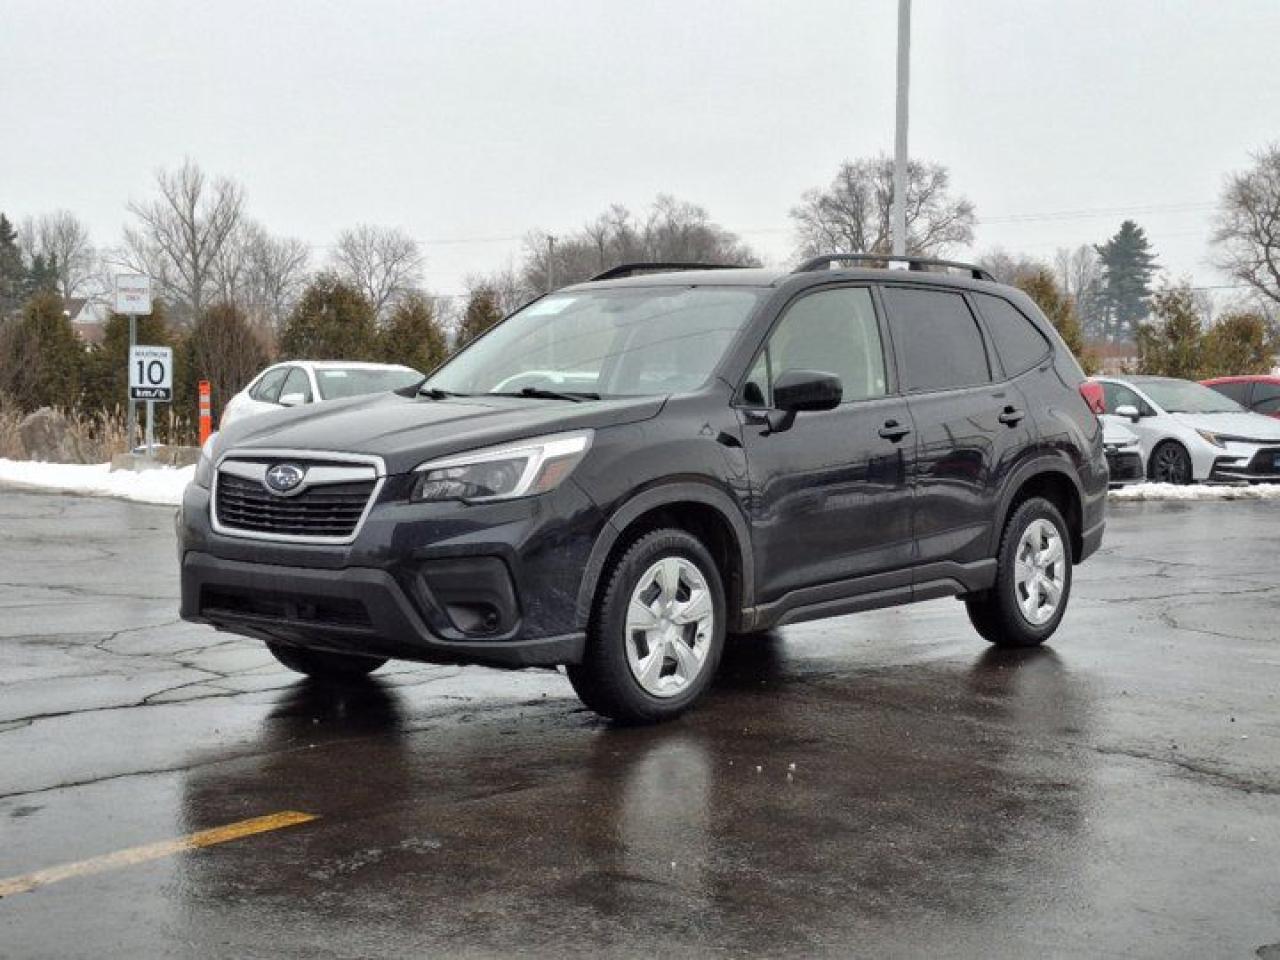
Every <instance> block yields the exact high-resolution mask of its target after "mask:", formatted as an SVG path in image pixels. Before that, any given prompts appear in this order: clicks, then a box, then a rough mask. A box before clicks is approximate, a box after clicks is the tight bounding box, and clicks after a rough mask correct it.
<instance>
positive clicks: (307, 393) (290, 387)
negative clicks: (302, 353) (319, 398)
mask: <svg viewBox="0 0 1280 960" xmlns="http://www.w3.org/2000/svg"><path fill="white" fill-rule="evenodd" d="M286 393H300V394H302V402H303V403H310V402H311V380H310V378H309V377H308V376H307V371H305V370H303V369H302V368H301V367H294V368H293V369H291V370H290V371H289V376H288V377H287V378H286V379H285V381H284V386H283V387H281V388H280V396H282V397H283V396H284V395H285V394H286Z"/></svg>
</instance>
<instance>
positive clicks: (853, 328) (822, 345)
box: [740, 287, 888, 406]
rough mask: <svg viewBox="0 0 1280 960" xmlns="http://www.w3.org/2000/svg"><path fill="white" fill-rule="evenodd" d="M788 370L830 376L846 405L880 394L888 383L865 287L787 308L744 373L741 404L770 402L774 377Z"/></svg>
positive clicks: (826, 294) (840, 290) (822, 295)
mask: <svg viewBox="0 0 1280 960" xmlns="http://www.w3.org/2000/svg"><path fill="white" fill-rule="evenodd" d="M788 370H817V371H821V372H822V373H833V374H835V375H836V376H837V377H839V378H840V385H841V386H842V387H843V388H844V402H846V403H847V402H849V401H853V400H867V399H870V398H872V397H883V396H884V395H885V392H886V390H887V389H888V383H887V380H886V376H885V364H884V349H883V346H882V344H881V342H880V327H879V326H878V325H877V323H876V311H875V307H874V305H873V303H872V300H871V291H870V290H869V289H867V288H866V287H839V288H836V289H834V290H822V291H819V292H818V293H811V294H809V295H808V296H806V297H802V298H801V299H799V300H797V301H796V302H795V303H793V304H792V305H791V306H790V307H788V308H787V312H786V314H785V315H784V316H783V318H782V320H781V322H780V323H779V324H778V325H777V326H776V327H774V329H773V333H771V334H770V335H769V342H768V343H767V344H766V345H765V349H764V350H763V351H761V353H760V356H759V357H757V358H756V362H755V363H754V364H753V365H752V367H751V370H750V372H749V373H748V374H747V378H746V380H745V381H744V383H743V386H742V391H741V394H740V396H741V399H742V402H743V403H746V404H748V405H750V406H768V405H770V404H771V403H772V402H773V395H772V386H773V383H774V381H775V380H777V379H778V377H779V376H780V375H781V374H783V373H785V372H786V371H788Z"/></svg>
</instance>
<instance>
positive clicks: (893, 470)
mask: <svg viewBox="0 0 1280 960" xmlns="http://www.w3.org/2000/svg"><path fill="white" fill-rule="evenodd" d="M886 341H887V337H885V335H884V332H883V329H882V323H881V321H880V319H879V317H878V314H877V310H876V307H875V298H874V297H873V295H872V292H871V289H870V288H869V287H866V286H839V287H824V288H821V289H819V290H817V291H815V292H812V293H808V294H804V295H802V296H801V297H799V298H798V299H796V300H794V301H792V303H791V304H790V305H789V306H788V307H787V309H786V311H785V313H784V314H783V316H782V318H781V319H780V320H779V321H778V323H777V324H775V326H774V328H773V331H772V332H771V333H770V335H769V338H768V340H767V341H766V344H765V347H764V349H763V350H762V351H761V353H760V354H759V356H758V358H757V359H756V361H755V362H754V363H753V365H752V369H751V371H750V373H749V374H748V376H747V379H746V381H745V382H744V384H743V386H742V388H741V390H740V392H739V404H740V406H742V407H744V408H745V409H742V410H740V411H739V412H740V416H741V418H742V422H743V438H744V445H745V447H746V453H747V463H748V470H749V472H750V478H751V497H750V505H749V513H750V519H751V523H752V537H753V541H754V547H755V555H756V577H757V582H756V597H757V600H758V602H760V603H766V604H767V603H772V602H774V601H777V600H779V599H780V598H782V597H783V596H785V595H786V594H787V593H789V592H790V591H793V590H796V589H800V588H804V587H812V586H817V585H820V584H834V583H838V582H840V581H850V580H854V579H857V578H870V577H872V576H873V575H879V576H875V577H874V579H867V580H863V581H862V583H861V584H856V585H855V584H850V585H849V586H850V590H849V591H848V595H855V594H856V593H858V592H862V591H864V590H865V591H866V592H871V591H874V590H881V589H888V588H891V587H897V586H907V585H909V584H910V583H911V572H910V565H911V563H912V559H913V555H914V544H913V540H912V497H911V486H910V477H911V472H912V469H913V466H914V463H915V457H916V452H915V451H916V437H915V433H914V429H913V424H912V420H911V412H910V410H909V409H908V407H907V403H906V401H905V400H904V399H903V398H902V397H900V396H893V395H891V391H892V388H893V384H892V381H891V378H890V376H889V371H890V369H891V365H890V364H889V362H888V360H887V358H886V353H885V343H886ZM787 370H814V371H822V372H824V373H831V374H834V375H836V376H838V377H839V378H840V381H841V386H842V388H843V401H842V402H841V404H840V405H839V406H837V407H836V408H835V409H833V410H826V411H820V412H805V413H800V414H798V415H796V417H795V419H794V421H793V422H792V423H791V424H790V426H789V427H786V428H785V429H774V428H772V427H770V426H769V424H768V423H765V422H763V421H764V417H763V415H762V414H763V412H764V411H765V410H767V409H768V408H769V407H770V406H771V397H772V385H773V384H774V383H775V382H776V381H777V380H778V377H779V376H780V375H781V374H782V373H784V372H785V371H787ZM899 581H900V582H899ZM836 592H837V593H841V594H844V591H840V590H837V591H836Z"/></svg>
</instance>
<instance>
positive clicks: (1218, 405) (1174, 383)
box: [1138, 380, 1244, 413]
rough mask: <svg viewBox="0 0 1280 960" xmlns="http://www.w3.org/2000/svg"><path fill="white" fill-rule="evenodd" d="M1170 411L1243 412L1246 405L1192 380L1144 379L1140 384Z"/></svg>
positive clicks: (1150, 395) (1148, 394)
mask: <svg viewBox="0 0 1280 960" xmlns="http://www.w3.org/2000/svg"><path fill="white" fill-rule="evenodd" d="M1138 386H1139V387H1141V388H1142V390H1143V391H1144V392H1145V393H1146V395H1147V396H1148V397H1150V398H1151V399H1152V400H1154V401H1155V402H1156V403H1157V404H1158V405H1159V406H1161V407H1163V408H1164V410H1165V411H1166V412H1168V413H1241V412H1243V410H1244V407H1242V406H1240V404H1238V403H1236V402H1235V401H1234V400H1232V399H1231V398H1230V397H1224V396H1223V395H1222V394H1220V393H1218V391H1216V390H1210V389H1209V388H1208V387H1202V386H1200V384H1198V383H1192V382H1191V381H1190V380H1144V381H1142V382H1141V383H1139V384H1138Z"/></svg>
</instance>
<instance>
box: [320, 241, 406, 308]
mask: <svg viewBox="0 0 1280 960" xmlns="http://www.w3.org/2000/svg"><path fill="white" fill-rule="evenodd" d="M333 266H334V269H335V271H336V272H337V273H338V275H339V276H340V277H341V278H342V279H344V280H346V281H347V282H348V283H350V284H351V285H352V286H354V287H355V288H356V289H357V290H359V291H360V293H361V294H362V295H363V296H364V297H365V299H367V300H368V301H369V302H370V303H371V304H373V309H374V312H375V313H377V315H378V317H379V318H382V317H384V316H385V315H386V313H387V311H388V310H389V309H390V308H391V307H392V306H394V305H395V303H396V301H397V300H399V299H400V298H401V297H403V296H404V295H405V294H408V293H411V292H413V291H416V290H417V289H418V287H419V281H420V280H421V277H422V266H423V258H422V252H421V251H420V250H419V249H418V242H417V241H416V240H414V239H413V237H411V236H409V235H408V234H407V233H405V232H404V231H403V230H398V229H395V228H393V227H375V226H371V225H369V224H360V225H359V226H357V227H354V228H352V229H350V230H343V231H342V233H340V234H339V235H338V243H337V246H336V247H335V248H334V252H333Z"/></svg>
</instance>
